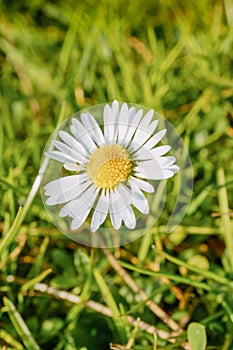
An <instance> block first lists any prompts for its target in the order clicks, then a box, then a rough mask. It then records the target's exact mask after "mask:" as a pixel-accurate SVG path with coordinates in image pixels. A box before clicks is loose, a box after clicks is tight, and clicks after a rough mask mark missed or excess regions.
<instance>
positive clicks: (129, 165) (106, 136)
mask: <svg viewBox="0 0 233 350" xmlns="http://www.w3.org/2000/svg"><path fill="white" fill-rule="evenodd" d="M153 114H154V111H153V110H150V111H149V112H148V113H146V114H145V115H144V116H143V110H142V109H139V110H138V111H137V110H136V108H135V107H129V106H128V105H127V104H126V103H123V104H122V105H121V106H120V105H119V103H118V102H117V101H114V102H113V103H112V105H111V106H110V105H108V104H106V105H105V107H104V113H103V130H102V129H101V127H100V126H99V125H98V123H97V122H96V120H95V119H94V117H93V115H92V114H90V113H82V114H81V121H79V120H77V119H76V118H73V119H72V124H71V126H70V132H71V133H68V132H66V131H60V132H59V137H60V140H61V141H53V145H54V146H55V148H56V150H52V151H49V152H47V153H46V155H47V156H48V157H50V158H52V159H55V160H57V161H59V162H61V163H63V166H64V168H65V169H67V170H69V171H71V172H74V174H72V175H68V176H65V177H61V178H59V179H56V180H54V181H51V182H49V183H48V184H47V185H46V186H45V195H46V196H48V197H49V198H48V199H47V201H46V204H47V205H49V206H52V205H57V204H65V205H64V206H63V207H62V209H61V211H60V213H59V215H60V217H65V216H69V217H71V218H72V222H71V229H72V230H76V229H78V228H79V227H81V226H82V224H83V223H84V222H85V220H86V219H87V217H88V216H89V215H90V213H91V214H92V215H90V216H91V230H92V231H93V232H95V231H96V230H97V229H98V228H99V227H100V226H101V225H102V224H103V223H104V222H105V220H106V218H107V216H108V215H109V216H110V219H111V223H112V226H113V227H114V228H115V229H116V230H118V229H119V228H120V227H121V225H122V223H124V224H125V226H126V227H128V228H129V229H134V228H135V226H136V218H135V212H134V209H135V208H136V209H137V210H138V211H139V212H141V213H143V214H148V213H149V203H148V201H147V199H146V196H145V193H152V192H154V187H153V185H152V184H151V183H150V182H148V180H162V179H167V178H170V177H172V176H173V175H174V174H175V173H176V172H177V171H178V170H179V167H178V166H177V165H175V164H174V163H175V160H176V159H175V158H174V157H172V156H165V154H166V153H167V152H168V151H169V150H170V148H171V147H170V146H168V145H161V146H157V145H158V144H159V142H160V141H161V140H162V138H163V137H164V135H165V133H166V129H164V130H160V131H158V132H156V133H155V130H156V128H157V125H158V121H157V120H154V121H153V120H152V118H153Z"/></svg>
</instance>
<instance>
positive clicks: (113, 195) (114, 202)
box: [109, 190, 124, 230]
mask: <svg viewBox="0 0 233 350" xmlns="http://www.w3.org/2000/svg"><path fill="white" fill-rule="evenodd" d="M122 207H124V201H123V199H122V198H121V197H120V196H119V194H118V192H116V191H115V190H110V193H109V212H110V219H111V222H112V226H113V227H114V228H115V230H119V228H120V226H121V221H122V219H121V217H120V216H119V212H120V211H121V208H122Z"/></svg>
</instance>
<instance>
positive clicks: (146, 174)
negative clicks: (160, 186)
mask: <svg viewBox="0 0 233 350" xmlns="http://www.w3.org/2000/svg"><path fill="white" fill-rule="evenodd" d="M135 171H136V176H138V177H141V178H144V179H148V180H162V179H168V178H169V177H172V176H173V175H174V173H173V171H172V170H168V169H162V168H161V167H160V165H159V164H158V162H156V160H148V161H145V162H140V163H139V164H138V166H137V167H136V168H135Z"/></svg>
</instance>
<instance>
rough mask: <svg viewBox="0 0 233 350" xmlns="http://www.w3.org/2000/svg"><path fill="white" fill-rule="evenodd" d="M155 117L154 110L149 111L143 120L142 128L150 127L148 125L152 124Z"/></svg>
mask: <svg viewBox="0 0 233 350" xmlns="http://www.w3.org/2000/svg"><path fill="white" fill-rule="evenodd" d="M153 115H154V110H153V109H151V110H149V112H147V113H146V114H145V116H144V117H143V119H142V120H141V122H140V126H142V127H144V128H146V127H148V125H149V124H150V122H151V119H152V118H153Z"/></svg>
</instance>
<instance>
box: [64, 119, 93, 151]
mask: <svg viewBox="0 0 233 350" xmlns="http://www.w3.org/2000/svg"><path fill="white" fill-rule="evenodd" d="M72 122H73V125H71V126H70V130H71V132H72V134H73V135H74V136H75V137H76V138H77V140H78V141H79V142H80V143H81V144H82V145H83V147H84V148H85V149H86V150H87V151H88V153H91V152H92V151H94V150H95V149H96V144H95V143H94V141H93V140H92V138H91V135H89V133H88V130H86V129H85V128H84V126H83V125H82V123H81V122H80V121H79V120H77V119H75V118H72Z"/></svg>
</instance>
